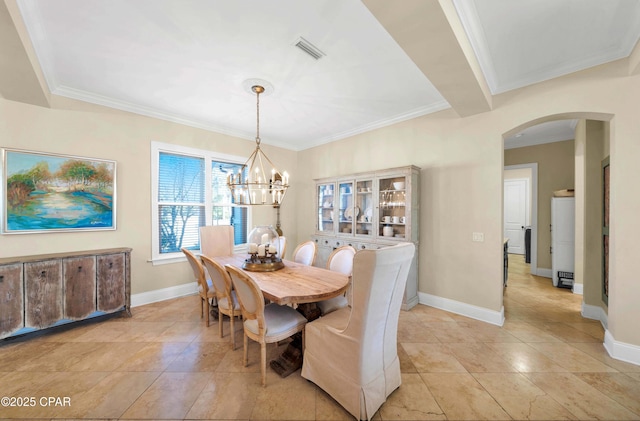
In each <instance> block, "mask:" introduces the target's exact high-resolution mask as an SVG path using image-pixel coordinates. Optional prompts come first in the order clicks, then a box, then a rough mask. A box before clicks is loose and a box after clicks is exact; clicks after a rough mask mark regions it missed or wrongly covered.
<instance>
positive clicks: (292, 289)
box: [212, 253, 350, 305]
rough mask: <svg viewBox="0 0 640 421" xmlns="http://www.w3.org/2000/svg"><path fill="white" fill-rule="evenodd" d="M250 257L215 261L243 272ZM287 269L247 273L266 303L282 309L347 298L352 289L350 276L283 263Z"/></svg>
mask: <svg viewBox="0 0 640 421" xmlns="http://www.w3.org/2000/svg"><path fill="white" fill-rule="evenodd" d="M246 258H247V254H243V253H235V254H232V255H230V256H216V257H212V259H213V260H215V261H216V262H218V263H219V264H221V265H222V266H224V265H232V266H235V267H238V268H240V269H242V265H243V264H244V262H245V259H246ZM283 263H284V267H283V268H282V269H279V270H274V271H271V272H254V271H249V270H246V269H243V270H244V271H245V272H246V273H247V274H249V275H250V276H251V277H252V278H253V280H254V281H256V283H257V284H258V286H259V287H260V290H261V291H262V294H263V295H264V297H265V298H266V299H268V300H269V301H271V302H274V303H276V304H280V305H288V304H298V305H300V304H305V303H316V302H318V301H322V300H327V299H329V298H333V297H337V296H338V295H341V294H344V292H345V291H346V290H347V287H348V286H349V278H350V277H349V275H345V274H343V273H339V272H334V271H330V270H328V269H323V268H319V267H316V266H308V265H303V264H301V263H297V262H294V261H291V260H283Z"/></svg>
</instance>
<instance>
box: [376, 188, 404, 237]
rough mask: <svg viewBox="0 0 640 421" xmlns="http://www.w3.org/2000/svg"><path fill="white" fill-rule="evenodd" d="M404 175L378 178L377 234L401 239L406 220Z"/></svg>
mask: <svg viewBox="0 0 640 421" xmlns="http://www.w3.org/2000/svg"><path fill="white" fill-rule="evenodd" d="M406 185H407V180H406V177H404V176H400V177H390V178H381V179H380V184H379V186H380V192H379V193H380V197H379V200H380V220H379V221H377V225H378V235H379V236H381V237H391V238H398V239H403V238H404V237H405V222H406V218H407V215H406V212H405V209H406V208H405V207H406V196H407V195H406Z"/></svg>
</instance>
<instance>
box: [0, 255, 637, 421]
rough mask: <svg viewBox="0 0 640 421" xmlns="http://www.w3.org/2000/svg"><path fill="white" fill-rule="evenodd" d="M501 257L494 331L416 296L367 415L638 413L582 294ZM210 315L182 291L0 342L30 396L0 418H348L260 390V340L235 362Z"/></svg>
mask: <svg viewBox="0 0 640 421" xmlns="http://www.w3.org/2000/svg"><path fill="white" fill-rule="evenodd" d="M510 262H511V263H510V268H511V270H510V278H509V286H508V287H507V289H506V291H505V295H504V304H505V309H506V311H505V313H506V319H507V320H506V323H505V325H504V326H503V327H497V326H492V325H488V324H485V323H481V322H478V321H475V320H472V319H468V318H465V317H462V316H458V315H455V314H452V313H447V312H445V311H441V310H437V309H434V308H430V307H426V306H422V305H418V306H417V307H415V308H414V309H412V310H411V311H409V312H402V313H401V316H400V325H399V333H398V341H399V343H400V346H399V354H400V359H401V367H402V372H403V384H402V386H401V387H400V388H399V389H398V390H396V391H395V392H394V393H393V394H392V395H391V396H390V398H389V399H388V401H387V402H386V403H385V404H384V405H383V406H382V407H381V408H380V410H379V411H378V413H377V414H376V415H375V419H382V420H432V419H434V420H435V419H438V420H444V419H454V420H476V419H492V420H508V419H517V420H524V419H537V420H565V419H568V420H570V419H580V420H593V419H601V420H638V419H640V367H638V366H635V365H632V364H626V363H623V362H620V361H617V360H613V359H611V358H609V357H608V355H607V353H606V351H605V350H604V348H603V346H602V342H603V329H602V327H601V325H600V323H599V322H594V321H590V320H586V319H583V318H582V317H580V303H581V299H582V297H581V296H578V295H573V294H572V293H571V292H570V291H569V290H564V289H557V288H553V287H552V286H551V282H550V280H549V279H545V278H538V277H535V276H531V275H528V274H527V273H526V272H527V268H526V265H525V264H524V260H523V258H522V256H511V259H510ZM216 323H217V322H213V323H212V324H211V326H210V327H209V328H207V327H205V325H204V322H203V321H201V320H200V310H199V302H198V298H197V297H195V296H192V297H185V298H180V299H175V300H171V301H166V302H162V303H156V304H151V305H146V306H142V307H137V308H134V309H133V317H132V318H120V317H117V318H111V319H109V320H105V321H100V322H92V323H83V324H81V325H79V326H75V327H73V328H71V329H65V330H62V331H57V332H51V333H47V334H39V335H37V336H34V337H31V338H28V339H25V340H11V341H5V343H3V344H2V345H0V396H9V397H16V398H30V397H34V398H35V399H36V402H35V405H34V406H23V407H0V419H96V420H97V419H100V420H103V419H114V420H115V419H126V420H142V419H145V420H149V419H170V420H183V419H194V420H200V419H214V420H223V419H224V420H231V419H278V420H349V419H352V418H351V416H350V415H349V414H348V413H346V412H345V411H344V410H343V409H342V408H341V407H340V406H339V405H338V404H337V403H336V402H335V401H333V399H331V398H330V397H329V396H328V395H327V394H326V393H324V392H323V391H322V390H320V389H319V388H317V387H316V386H315V385H314V384H312V383H310V382H307V381H306V380H305V379H303V378H301V377H300V371H297V372H296V373H294V374H292V375H291V376H289V377H287V378H284V379H282V378H280V377H279V376H278V375H277V374H275V373H274V372H273V371H271V370H270V369H268V374H267V387H266V388H263V387H261V386H260V368H259V363H258V356H259V348H258V346H257V345H256V344H255V343H251V348H250V351H249V352H250V354H249V358H250V365H249V366H248V367H246V368H245V367H243V366H242V347H241V335H237V340H238V345H239V347H238V349H237V350H236V351H232V350H231V347H230V343H229V334H228V329H229V327H228V321H227V322H225V332H226V335H225V336H224V337H223V338H219V337H218V327H217V326H216ZM239 325H240V324H238V326H239ZM239 327H240V326H239ZM284 346H285V345H281V346H280V348H279V349H278V348H276V347H275V346H271V347H270V348H269V353H270V356H275V355H276V354H277V353H278V352H280V351H281V350H282V349H283V347H284ZM49 397H53V398H60V399H61V401H59V402H57V403H58V405H56V401H55V400H54V401H53V402H52V403H51V404H49V401H48V400H47V398H49ZM42 398H45V400H44V401H42V402H41V399H42ZM64 398H68V399H69V401H68V403H69V404H67V405H64V403H65V402H64V400H63V399H64ZM27 402H29V401H27ZM43 403H44V404H46V405H44V404H43Z"/></svg>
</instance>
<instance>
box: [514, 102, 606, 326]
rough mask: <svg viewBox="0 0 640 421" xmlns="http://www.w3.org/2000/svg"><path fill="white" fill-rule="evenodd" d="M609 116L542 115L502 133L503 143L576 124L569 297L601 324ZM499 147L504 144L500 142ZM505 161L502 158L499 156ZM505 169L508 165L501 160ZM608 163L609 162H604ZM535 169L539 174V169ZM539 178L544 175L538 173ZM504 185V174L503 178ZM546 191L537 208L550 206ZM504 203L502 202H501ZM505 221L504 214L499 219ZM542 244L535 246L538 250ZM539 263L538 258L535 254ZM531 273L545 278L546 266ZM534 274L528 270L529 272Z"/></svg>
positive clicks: (544, 227) (541, 227)
mask: <svg viewBox="0 0 640 421" xmlns="http://www.w3.org/2000/svg"><path fill="white" fill-rule="evenodd" d="M612 117H613V116H612V115H610V114H603V113H566V114H557V115H551V116H546V117H542V118H539V119H536V120H532V121H529V122H527V123H523V124H521V125H519V126H517V127H515V128H513V129H512V130H509V131H508V132H505V133H504V134H503V139H508V138H509V137H513V136H515V135H516V134H518V133H522V132H526V131H527V130H528V129H530V128H532V127H535V126H537V125H540V124H541V123H546V122H549V121H561V120H568V119H571V120H576V121H577V124H576V125H575V131H574V136H573V137H574V139H573V142H574V144H573V154H572V158H573V163H574V169H573V172H574V186H573V187H574V190H575V197H576V211H575V212H576V215H575V217H576V219H575V220H576V223H575V228H576V236H575V283H574V290H573V292H574V293H577V294H583V302H582V303H583V304H582V309H581V314H582V315H583V316H584V317H587V318H590V319H596V320H600V322H601V323H602V324H603V326H604V327H605V328H606V326H607V313H608V307H607V305H608V303H607V301H606V296H605V297H603V294H602V291H603V290H604V289H605V284H604V277H605V276H604V275H603V272H602V268H603V266H604V262H605V258H604V247H602V242H603V237H602V235H601V234H599V233H600V232H601V231H602V221H603V209H604V205H603V197H604V194H603V187H602V186H603V184H602V183H603V162H604V161H605V160H607V159H608V155H609V139H610V127H609V121H610V120H611V118H612ZM503 145H504V144H503ZM503 158H504V155H503ZM503 162H504V164H505V166H506V165H508V164H509V162H507V161H503ZM607 162H608V161H607ZM539 171H540V172H542V171H544V168H543V166H539ZM539 177H540V178H542V177H544V175H543V174H540V176H539ZM503 182H504V175H503ZM550 194H551V192H550V191H547V192H543V191H540V192H539V193H538V198H537V199H538V209H540V208H541V207H546V206H548V205H549V203H547V202H548V200H547V199H550ZM503 201H504V198H503ZM503 220H504V215H503ZM546 224H547V223H546V222H541V223H539V224H538V226H537V227H536V228H537V230H536V232H535V233H532V237H535V238H536V239H537V240H539V239H540V238H539V237H540V235H539V234H540V233H541V232H542V230H548V229H549V226H548V225H546ZM545 247H549V246H548V245H546V244H540V243H539V244H538V246H537V248H536V250H537V251H540V250H542V249H544V248H545ZM538 260H539V261H540V260H541V259H540V256H538ZM537 266H538V267H537V268H535V272H534V274H536V273H537V274H538V275H542V276H550V275H551V273H550V271H549V272H548V273H547V272H546V270H548V269H549V268H546V267H544V266H545V265H544V264H539V265H537ZM532 270H533V268H532Z"/></svg>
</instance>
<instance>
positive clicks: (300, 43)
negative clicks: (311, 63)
mask: <svg viewBox="0 0 640 421" xmlns="http://www.w3.org/2000/svg"><path fill="white" fill-rule="evenodd" d="M294 45H295V46H296V47H298V48H299V49H301V50H302V51H304V52H305V53H307V54H309V55H310V56H311V57H313V58H314V59H316V60H319V59H320V58H322V57H323V56H325V55H326V54H325V53H323V52H322V51H320V49H319V48H318V47H316V46H315V45H313V44H311V43H310V42H309V41H307V40H306V39H304V38H302V37H300V38H299V39H298V40H297V41H296V43H295V44H294Z"/></svg>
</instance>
